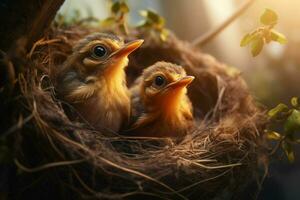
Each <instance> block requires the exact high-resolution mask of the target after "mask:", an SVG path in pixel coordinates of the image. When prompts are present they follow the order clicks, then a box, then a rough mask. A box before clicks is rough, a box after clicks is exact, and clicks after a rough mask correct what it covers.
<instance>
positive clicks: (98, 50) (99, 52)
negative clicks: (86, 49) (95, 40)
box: [93, 45, 107, 58]
mask: <svg viewBox="0 0 300 200" xmlns="http://www.w3.org/2000/svg"><path fill="white" fill-rule="evenodd" d="M106 54H107V49H106V48H105V47H104V46H102V45H97V46H95V47H94V49H93V55H94V56H95V57H96V58H102V57H104V56H105V55H106Z"/></svg>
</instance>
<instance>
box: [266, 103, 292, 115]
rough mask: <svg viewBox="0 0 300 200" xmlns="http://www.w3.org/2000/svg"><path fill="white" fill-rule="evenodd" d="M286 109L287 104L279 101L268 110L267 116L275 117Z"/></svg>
mask: <svg viewBox="0 0 300 200" xmlns="http://www.w3.org/2000/svg"><path fill="white" fill-rule="evenodd" d="M287 110H288V107H287V105H285V104H283V103H280V104H278V105H277V106H276V107H275V108H273V109H271V110H269V112H268V116H269V117H271V118H275V117H276V116H277V115H278V114H279V113H281V112H283V111H287Z"/></svg>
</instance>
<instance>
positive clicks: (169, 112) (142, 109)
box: [129, 62, 194, 137]
mask: <svg viewBox="0 0 300 200" xmlns="http://www.w3.org/2000/svg"><path fill="white" fill-rule="evenodd" d="M193 80H194V77H193V76H187V75H186V73H185V71H184V69H183V68H182V67H181V66H178V65H175V64H172V63H167V62H157V63H155V64H154V65H152V66H150V67H148V68H146V69H145V70H144V71H143V74H142V76H141V77H139V78H138V79H137V81H136V82H137V83H136V84H135V85H134V86H133V87H132V88H131V89H130V91H131V93H132V118H133V120H134V121H135V122H134V123H133V126H132V128H131V129H130V131H129V132H130V134H133V135H139V136H150V137H180V136H184V135H186V133H187V131H188V130H189V129H190V128H192V127H193V114H192V105H191V102H190V101H189V98H188V96H187V94H186V93H187V88H186V87H187V86H188V85H189V84H190V83H191V82H192V81H193Z"/></svg>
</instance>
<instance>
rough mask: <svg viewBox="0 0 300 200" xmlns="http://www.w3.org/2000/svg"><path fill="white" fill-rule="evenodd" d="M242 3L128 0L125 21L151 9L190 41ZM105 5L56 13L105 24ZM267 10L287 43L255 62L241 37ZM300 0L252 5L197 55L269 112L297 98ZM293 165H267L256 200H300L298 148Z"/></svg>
mask: <svg viewBox="0 0 300 200" xmlns="http://www.w3.org/2000/svg"><path fill="white" fill-rule="evenodd" d="M245 1H246V0H188V1H183V0H128V1H127V2H128V4H129V7H130V9H131V11H130V16H129V22H130V23H131V24H139V23H140V21H141V20H142V18H141V17H140V15H139V10H143V9H152V10H154V11H156V12H158V13H159V14H160V15H161V16H163V17H164V18H165V19H166V23H167V25H166V26H167V28H169V29H170V30H172V31H173V32H174V33H175V34H176V35H177V36H178V37H179V38H181V39H183V40H186V41H192V40H194V39H195V38H196V37H198V36H200V35H202V34H204V33H206V32H207V31H209V30H211V29H212V28H214V27H216V26H218V25H219V24H220V23H222V22H223V21H224V20H225V19H227V18H228V17H229V16H230V15H231V14H232V13H233V12H234V11H235V10H236V9H237V8H238V7H239V6H240V5H241V4H242V3H244V2H245ZM109 2H110V1H109V0H85V1H82V0H66V2H65V4H64V5H63V6H62V8H61V9H60V13H61V14H63V15H65V16H66V17H67V18H68V17H69V18H72V17H73V16H74V15H75V14H78V11H79V13H80V16H81V17H83V18H84V17H90V16H93V17H96V18H99V19H104V18H105V17H107V16H108V15H109V5H110V4H109ZM265 8H270V9H272V10H274V11H275V12H276V13H277V14H278V16H279V23H278V25H277V26H276V29H277V30H278V31H279V32H281V33H283V34H284V35H285V36H286V37H287V39H288V43H287V44H286V45H280V44H278V43H274V42H272V43H270V44H268V45H265V47H264V49H263V51H262V53H261V54H260V55H259V56H257V57H255V58H253V57H252V55H251V53H250V49H249V48H241V47H240V41H241V39H242V37H243V36H244V35H245V34H246V33H249V32H251V31H252V30H254V29H255V28H257V27H258V26H259V18H260V15H261V14H262V13H263V12H264V10H265ZM299 19H300V0H288V1H287V0H256V1H255V3H254V4H253V5H252V6H251V7H250V8H249V9H248V10H247V11H246V12H245V13H244V14H243V15H242V16H241V17H239V18H238V19H237V20H236V21H234V22H233V23H232V24H231V25H230V26H229V27H228V28H226V29H225V30H224V31H223V32H222V33H221V34H220V35H218V36H217V37H216V38H215V39H214V40H213V41H211V42H210V43H208V44H207V45H206V46H204V47H203V48H202V49H201V50H202V51H203V52H205V53H209V54H211V55H213V56H214V57H216V58H217V59H218V60H219V61H221V62H224V63H226V64H227V65H230V66H234V67H236V68H238V69H239V70H241V71H242V76H243V77H244V78H245V79H246V81H247V83H248V85H249V88H250V90H251V93H252V94H253V96H254V97H255V98H256V99H257V101H258V102H260V103H262V104H263V105H265V106H266V107H268V108H271V107H274V106H276V105H277V104H278V103H280V102H283V103H287V104H289V100H290V98H291V97H293V96H298V97H299V96H300V20H299ZM295 154H296V162H295V163H293V164H289V163H288V161H286V159H285V158H284V157H282V159H283V160H282V161H281V162H280V163H271V169H270V175H269V177H268V178H267V179H266V181H265V183H264V186H263V190H262V191H261V193H260V195H259V197H258V199H272V200H277V199H278V200H279V199H280V200H299V199H300V189H299V185H300V148H299V147H298V148H297V147H296V150H295Z"/></svg>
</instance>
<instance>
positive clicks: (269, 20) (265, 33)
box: [240, 9, 287, 57]
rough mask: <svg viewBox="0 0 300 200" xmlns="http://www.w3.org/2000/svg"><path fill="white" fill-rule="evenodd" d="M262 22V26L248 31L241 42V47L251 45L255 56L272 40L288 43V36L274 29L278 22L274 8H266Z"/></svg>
mask: <svg viewBox="0 0 300 200" xmlns="http://www.w3.org/2000/svg"><path fill="white" fill-rule="evenodd" d="M260 22H261V24H262V26H261V27H259V28H257V29H256V30H254V31H252V32H251V33H247V34H246V35H245V36H244V37H243V39H242V40H241V43H240V46H241V47H245V46H247V45H250V47H251V53H252V56H253V57H255V56H257V55H258V54H259V53H260V52H261V51H262V49H263V47H264V45H265V44H268V43H270V42H271V41H274V42H278V43H280V44H285V43H287V39H286V37H285V36H284V35H283V34H281V33H279V32H278V31H276V30H275V29H274V26H275V25H276V24H277V23H278V16H277V14H276V13H275V12H274V11H273V10H270V9H266V10H265V12H264V13H263V14H262V15H261V17H260Z"/></svg>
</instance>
